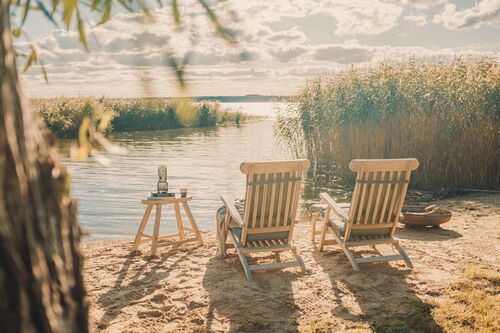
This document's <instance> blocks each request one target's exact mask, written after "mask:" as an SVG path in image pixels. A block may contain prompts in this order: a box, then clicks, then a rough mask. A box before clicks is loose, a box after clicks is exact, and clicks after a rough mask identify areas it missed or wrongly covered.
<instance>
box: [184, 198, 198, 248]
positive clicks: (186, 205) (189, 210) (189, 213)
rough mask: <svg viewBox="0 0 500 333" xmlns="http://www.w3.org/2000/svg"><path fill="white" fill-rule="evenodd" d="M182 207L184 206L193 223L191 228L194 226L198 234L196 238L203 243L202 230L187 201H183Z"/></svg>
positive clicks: (194, 230) (190, 221)
mask: <svg viewBox="0 0 500 333" xmlns="http://www.w3.org/2000/svg"><path fill="white" fill-rule="evenodd" d="M182 207H184V211H185V212H186V214H187V216H188V219H189V223H190V224H191V228H193V232H194V233H195V235H196V239H197V240H198V244H200V245H203V239H202V238H201V235H200V231H199V230H198V226H197V225H196V221H195V220H194V217H193V213H191V209H190V208H189V205H188V204H187V202H185V201H183V202H182Z"/></svg>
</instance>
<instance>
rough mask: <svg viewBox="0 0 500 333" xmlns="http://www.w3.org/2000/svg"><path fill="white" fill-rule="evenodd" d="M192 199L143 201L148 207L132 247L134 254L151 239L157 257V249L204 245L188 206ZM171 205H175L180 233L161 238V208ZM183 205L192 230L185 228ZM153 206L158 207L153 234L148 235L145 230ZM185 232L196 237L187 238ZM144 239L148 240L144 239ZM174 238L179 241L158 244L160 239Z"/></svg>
mask: <svg viewBox="0 0 500 333" xmlns="http://www.w3.org/2000/svg"><path fill="white" fill-rule="evenodd" d="M192 199H193V198H192V197H186V198H170V197H169V198H161V199H153V200H142V203H143V204H145V205H147V206H146V211H145V212H144V216H143V217H142V221H141V224H140V225H139V230H138V231H137V235H136V236H135V240H134V245H133V246H132V252H134V251H137V250H138V249H139V244H140V243H142V242H146V241H148V239H151V255H152V256H155V255H156V250H157V248H158V247H161V246H169V245H177V244H183V243H187V242H195V241H196V242H198V244H199V245H203V240H202V239H201V235H200V231H199V230H198V226H197V225H196V222H195V220H194V217H193V214H192V213H191V209H190V208H189V205H188V202H189V201H191V200H192ZM170 204H172V205H174V210H175V219H176V221H177V230H178V233H176V234H168V235H162V236H160V235H159V231H160V219H161V208H162V205H170ZM181 204H182V207H183V208H184V211H185V212H186V215H187V217H188V219H189V223H190V224H191V228H187V227H184V224H183V222H182V217H181V210H180V205H181ZM153 206H155V207H156V212H155V224H154V227H153V234H152V235H147V234H145V233H144V229H145V228H146V224H147V223H148V220H149V215H151V210H152V209H153ZM185 231H190V232H192V233H194V237H192V238H186V234H185ZM143 237H144V238H146V239H142V238H143ZM172 237H179V240H178V241H175V242H168V243H166V244H158V240H159V239H164V238H172Z"/></svg>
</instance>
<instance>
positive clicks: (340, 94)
mask: <svg viewBox="0 0 500 333" xmlns="http://www.w3.org/2000/svg"><path fill="white" fill-rule="evenodd" d="M295 102H296V103H295V104H293V105H291V107H290V108H289V109H288V110H287V111H286V112H284V113H283V114H281V116H280V117H278V122H277V126H276V132H277V134H278V135H279V137H280V138H281V140H282V141H283V142H284V143H286V144H288V145H289V146H290V147H293V148H294V149H296V148H297V147H298V148H299V149H298V150H299V151H298V153H299V154H300V155H302V156H307V157H308V158H309V159H311V160H312V162H313V164H314V166H315V169H316V170H318V169H319V170H321V172H323V173H324V172H327V173H330V174H334V175H337V176H340V177H341V178H342V179H344V180H345V181H352V177H353V174H352V173H351V172H350V171H349V169H348V164H349V161H350V160H352V159H355V158H398V157H415V158H417V159H418V160H419V161H420V167H419V169H418V170H417V171H416V172H415V173H414V174H413V175H412V183H413V184H414V185H415V186H416V187H418V188H421V189H441V188H443V187H444V188H447V189H454V188H487V189H498V188H500V177H498V174H499V173H500V155H499V154H497V153H496V152H498V151H500V131H499V130H498V128H499V126H500V70H499V66H498V59H489V58H484V59H469V60H462V59H454V60H450V61H448V62H439V63H438V62H425V61H413V62H408V63H383V64H380V65H378V66H376V67H373V68H371V69H368V70H361V69H356V68H353V69H351V70H349V71H345V72H343V73H339V74H337V75H335V76H334V77H332V78H330V79H328V80H325V79H323V80H322V79H318V80H316V81H314V82H311V83H310V84H309V85H308V86H307V87H306V88H305V89H304V90H303V91H302V93H301V95H300V96H299V97H297V99H296V100H295Z"/></svg>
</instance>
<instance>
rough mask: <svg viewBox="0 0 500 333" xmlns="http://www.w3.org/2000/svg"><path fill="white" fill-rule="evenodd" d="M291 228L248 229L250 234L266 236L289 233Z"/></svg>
mask: <svg viewBox="0 0 500 333" xmlns="http://www.w3.org/2000/svg"><path fill="white" fill-rule="evenodd" d="M288 230H290V227H272V228H262V229H260V228H248V233H251V234H264V233H268V232H280V231H288Z"/></svg>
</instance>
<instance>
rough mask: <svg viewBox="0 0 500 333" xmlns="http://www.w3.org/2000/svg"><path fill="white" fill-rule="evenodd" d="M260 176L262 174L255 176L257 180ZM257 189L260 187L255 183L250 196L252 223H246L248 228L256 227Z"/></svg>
mask: <svg viewBox="0 0 500 333" xmlns="http://www.w3.org/2000/svg"><path fill="white" fill-rule="evenodd" d="M261 177H262V175H258V176H257V181H258V180H259V179H260V178H261ZM259 190H260V187H259V185H255V190H254V194H253V198H252V204H253V212H252V223H249V224H248V227H249V228H256V227H257V208H258V207H259V199H260V197H259Z"/></svg>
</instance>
